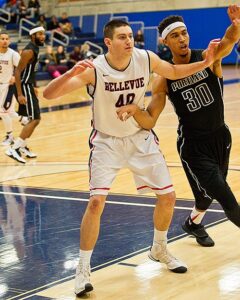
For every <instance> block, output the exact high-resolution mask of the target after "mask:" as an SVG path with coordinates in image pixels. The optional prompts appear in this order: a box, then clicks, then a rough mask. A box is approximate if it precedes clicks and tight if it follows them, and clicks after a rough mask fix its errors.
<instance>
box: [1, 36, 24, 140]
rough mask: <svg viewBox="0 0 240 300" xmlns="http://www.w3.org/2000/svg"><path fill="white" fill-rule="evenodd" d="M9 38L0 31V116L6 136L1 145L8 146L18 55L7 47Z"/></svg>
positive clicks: (13, 108)
mask: <svg viewBox="0 0 240 300" xmlns="http://www.w3.org/2000/svg"><path fill="white" fill-rule="evenodd" d="M9 44H10V39H9V35H8V33H6V32H0V117H1V119H2V121H3V124H4V127H5V131H6V137H5V139H4V141H3V142H2V145H4V146H8V145H10V144H12V143H13V133H12V131H13V124H12V118H14V117H17V116H18V114H17V113H16V112H15V104H16V98H15V95H14V94H16V92H15V91H16V89H15V85H14V83H15V77H14V76H13V73H14V68H15V67H17V65H18V63H19V60H20V55H19V54H18V53H17V52H16V51H14V50H12V49H10V48H9Z"/></svg>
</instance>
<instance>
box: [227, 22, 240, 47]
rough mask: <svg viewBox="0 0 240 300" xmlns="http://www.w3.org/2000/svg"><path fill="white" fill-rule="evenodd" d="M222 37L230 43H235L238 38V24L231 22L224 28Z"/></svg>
mask: <svg viewBox="0 0 240 300" xmlns="http://www.w3.org/2000/svg"><path fill="white" fill-rule="evenodd" d="M224 37H225V38H226V39H227V40H228V41H229V42H231V43H232V44H235V43H237V42H238V41H239V39H240V24H238V25H234V24H231V25H230V26H229V27H228V29H227V30H226V33H225V36H224Z"/></svg>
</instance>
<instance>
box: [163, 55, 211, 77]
mask: <svg viewBox="0 0 240 300" xmlns="http://www.w3.org/2000/svg"><path fill="white" fill-rule="evenodd" d="M209 65H210V64H209V63H208V62H207V61H206V60H203V61H199V62H195V63H192V64H184V65H172V68H173V71H172V73H171V74H170V76H166V77H167V78H168V79H171V80H176V79H180V78H184V77H188V76H190V75H192V74H194V73H197V72H199V71H201V70H203V69H205V68H207V67H208V66H209Z"/></svg>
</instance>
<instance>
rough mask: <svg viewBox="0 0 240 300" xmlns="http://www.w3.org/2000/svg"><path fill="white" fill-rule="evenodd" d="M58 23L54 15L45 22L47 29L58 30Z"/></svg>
mask: <svg viewBox="0 0 240 300" xmlns="http://www.w3.org/2000/svg"><path fill="white" fill-rule="evenodd" d="M60 29H61V28H60V24H59V22H58V19H57V17H56V16H54V15H53V16H52V17H51V19H50V21H49V22H48V23H47V30H60Z"/></svg>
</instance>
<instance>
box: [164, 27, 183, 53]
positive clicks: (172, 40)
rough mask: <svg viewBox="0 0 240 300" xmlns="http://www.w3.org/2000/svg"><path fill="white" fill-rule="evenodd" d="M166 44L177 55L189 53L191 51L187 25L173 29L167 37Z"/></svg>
mask: <svg viewBox="0 0 240 300" xmlns="http://www.w3.org/2000/svg"><path fill="white" fill-rule="evenodd" d="M165 41H166V45H167V46H168V47H169V48H170V50H171V52H172V53H173V54H176V55H181V56H182V55H187V54H188V52H189V35H188V32H187V29H186V28H185V27H178V28H176V29H174V30H172V31H171V32H170V33H169V34H168V35H167V38H166V40H165Z"/></svg>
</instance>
